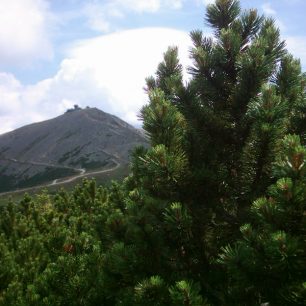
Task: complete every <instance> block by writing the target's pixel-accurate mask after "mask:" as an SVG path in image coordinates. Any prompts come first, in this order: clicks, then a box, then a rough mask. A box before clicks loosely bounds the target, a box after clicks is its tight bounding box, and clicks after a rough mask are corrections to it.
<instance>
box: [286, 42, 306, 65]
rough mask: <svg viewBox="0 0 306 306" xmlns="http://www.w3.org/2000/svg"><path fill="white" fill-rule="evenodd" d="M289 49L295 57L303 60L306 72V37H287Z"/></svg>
mask: <svg viewBox="0 0 306 306" xmlns="http://www.w3.org/2000/svg"><path fill="white" fill-rule="evenodd" d="M285 40H286V44H287V49H288V50H289V51H290V52H291V53H292V54H293V55H294V57H296V58H299V59H300V60H301V64H302V67H303V70H304V71H305V70H306V36H288V37H285Z"/></svg>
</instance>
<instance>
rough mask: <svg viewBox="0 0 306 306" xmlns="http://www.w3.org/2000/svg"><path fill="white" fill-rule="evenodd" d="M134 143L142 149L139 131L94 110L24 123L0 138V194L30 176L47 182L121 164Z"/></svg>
mask: <svg viewBox="0 0 306 306" xmlns="http://www.w3.org/2000/svg"><path fill="white" fill-rule="evenodd" d="M137 145H147V141H146V138H145V136H144V135H143V134H142V133H141V131H139V130H137V129H136V128H134V127H133V126H131V125H130V124H128V123H126V122H125V121H123V120H121V119H120V118H118V117H116V116H114V115H111V114H108V113H106V112H103V111H101V110H99V109H97V108H86V109H76V110H73V111H69V112H66V113H65V114H63V115H60V116H58V117H55V118H52V119H48V120H45V121H42V122H38V123H32V124H29V125H26V126H24V127H21V128H18V129H16V130H14V131H11V132H8V133H5V134H2V135H0V191H4V190H3V189H5V191H7V189H8V188H19V187H23V186H24V185H25V184H26V182H29V181H31V180H33V177H34V178H35V177H36V178H37V177H41V178H42V179H39V180H38V181H39V182H41V181H46V180H47V179H49V181H50V180H51V179H52V180H54V179H56V178H61V177H65V176H69V175H72V174H73V172H75V174H76V173H77V172H78V170H80V169H83V168H84V169H86V171H88V170H90V169H103V168H105V167H106V168H107V167H111V166H113V165H114V161H115V162H118V163H120V164H127V163H128V162H129V154H130V152H131V150H132V149H133V148H134V147H135V146H137ZM18 162H19V164H18V165H17V163H18ZM22 163H23V164H22ZM35 163H36V164H37V165H36V166H35ZM56 168H57V169H56ZM68 168H71V171H68V170H69V169H68ZM73 169H74V170H75V171H73ZM66 170H67V171H66ZM48 172H49V177H48V175H47V173H48ZM44 173H45V175H44ZM56 176H58V177H56ZM34 181H36V179H34ZM8 182H9V183H8ZM1 185H2V188H1ZM3 185H8V186H7V187H5V188H3Z"/></svg>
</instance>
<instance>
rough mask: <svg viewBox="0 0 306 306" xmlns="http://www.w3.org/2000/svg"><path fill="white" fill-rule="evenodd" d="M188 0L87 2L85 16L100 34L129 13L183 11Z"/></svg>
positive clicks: (94, 0)
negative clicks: (163, 9)
mask: <svg viewBox="0 0 306 306" xmlns="http://www.w3.org/2000/svg"><path fill="white" fill-rule="evenodd" d="M184 1H186V0H109V1H103V2H100V1H98V0H92V1H90V2H86V4H85V6H84V8H83V14H84V15H85V16H86V17H87V20H88V22H87V24H88V26H89V27H90V28H91V29H93V30H95V31H99V32H109V31H110V28H111V23H112V21H113V19H114V18H123V17H124V16H125V15H126V14H127V13H130V12H134V13H138V14H142V13H156V12H158V11H159V10H160V9H162V8H167V9H181V8H182V7H183V2H184Z"/></svg>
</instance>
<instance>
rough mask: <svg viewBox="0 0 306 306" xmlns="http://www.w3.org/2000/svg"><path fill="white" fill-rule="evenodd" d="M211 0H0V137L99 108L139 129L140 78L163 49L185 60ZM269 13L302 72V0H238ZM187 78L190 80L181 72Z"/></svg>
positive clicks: (305, 42)
mask: <svg viewBox="0 0 306 306" xmlns="http://www.w3.org/2000/svg"><path fill="white" fill-rule="evenodd" d="M212 2H213V1H211V0H0V16H1V18H0V134H1V133H5V132H8V131H11V130H13V129H16V128H18V127H21V126H23V125H26V124H30V123H33V122H38V121H42V120H46V119H50V118H53V117H56V116H58V115H61V114H63V113H64V112H65V111H66V110H67V109H68V108H71V107H72V106H73V105H74V104H78V105H79V106H81V107H86V106H90V107H97V108H99V109H101V110H103V111H105V112H109V113H112V114H114V115H117V116H118V117H120V118H122V119H123V120H126V121H127V122H129V123H131V124H133V125H134V126H140V125H141V123H140V122H139V120H138V119H137V115H138V114H139V110H140V108H141V107H142V106H143V105H144V104H145V103H147V97H146V94H145V92H144V90H143V87H144V86H145V78H146V77H148V76H150V75H153V74H154V72H155V71H156V68H157V65H158V63H159V62H160V61H161V60H162V56H163V53H164V52H165V51H166V49H167V47H168V46H178V47H179V57H180V60H181V63H182V64H183V66H184V67H185V68H186V67H187V66H188V65H190V60H189V56H188V54H189V48H190V46H191V43H190V39H189V32H190V31H191V30H195V29H201V30H202V31H203V32H204V33H205V34H206V35H210V33H211V32H210V29H209V27H208V26H207V25H206V24H205V22H204V14H205V7H206V5H207V4H209V3H212ZM241 6H242V8H243V9H248V8H257V9H258V10H259V12H260V13H264V14H266V15H269V16H272V17H273V18H274V19H275V20H276V23H277V25H278V26H279V27H280V29H281V35H282V38H283V39H285V40H286V42H287V48H288V50H289V51H290V52H291V53H292V54H293V55H294V56H295V57H298V58H300V59H301V64H302V67H303V70H304V71H306V30H305V29H306V19H305V17H304V15H305V14H304V12H306V1H305V0H270V1H266V0H257V1H255V0H242V1H241ZM185 77H186V79H187V78H188V76H187V74H186V73H185Z"/></svg>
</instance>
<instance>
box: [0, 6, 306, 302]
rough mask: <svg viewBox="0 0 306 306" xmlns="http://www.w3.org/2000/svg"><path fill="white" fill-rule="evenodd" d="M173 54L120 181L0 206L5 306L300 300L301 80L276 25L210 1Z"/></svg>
mask: <svg viewBox="0 0 306 306" xmlns="http://www.w3.org/2000/svg"><path fill="white" fill-rule="evenodd" d="M206 22H207V23H208V24H210V26H211V27H212V28H213V31H214V37H213V38H206V37H203V34H202V32H201V31H194V32H192V33H191V38H192V41H193V48H192V49H191V58H192V60H193V65H192V67H190V68H189V72H190V74H191V78H190V80H189V81H188V82H187V83H185V82H184V81H183V74H182V66H181V65H180V63H179V60H178V58H177V49H176V48H169V49H168V51H167V52H166V53H165V55H164V60H163V62H162V63H160V65H159V66H158V69H157V72H156V75H155V76H153V77H150V78H148V79H147V92H148V96H149V104H148V105H146V106H145V107H143V109H142V110H141V118H142V119H143V127H144V129H145V131H146V132H147V134H148V136H149V138H150V141H151V147H150V148H148V149H146V148H137V149H136V150H135V151H134V153H133V156H132V163H131V173H130V175H129V176H128V177H127V178H126V179H125V180H124V181H123V182H122V183H120V184H118V183H114V184H113V185H112V186H111V187H110V188H108V189H106V188H102V187H97V186H96V184H95V182H94V181H84V182H83V184H82V185H81V186H78V187H76V189H75V190H74V191H73V192H72V193H66V192H65V191H61V192H59V193H58V194H57V195H56V196H55V197H54V198H50V197H48V195H46V194H42V195H39V196H37V198H33V199H32V198H29V197H28V196H25V198H24V199H23V200H22V201H21V202H20V203H19V204H18V205H16V204H13V203H9V204H8V205H7V206H5V207H3V208H2V211H1V219H0V230H1V236H0V238H1V239H0V260H1V266H0V269H1V270H0V286H1V287H0V305H110V306H113V305H125V306H135V305H136V306H137V305H138V306H141V305H164V306H166V305H170V306H171V305H173V306H174V305H175V306H180V305H182V306H184V305H189V306H204V305H261V304H265V305H305V302H306V148H305V146H304V145H305V141H306V135H305V131H306V129H305V128H306V77H305V75H303V74H302V72H301V67H300V63H299V61H298V60H296V59H294V58H293V57H292V56H291V55H290V54H288V52H287V51H286V49H285V43H284V42H283V41H282V40H281V39H280V33H279V30H278V29H277V28H276V27H275V25H274V21H273V20H271V19H269V18H265V17H263V16H259V15H258V13H257V11H256V10H250V11H246V12H241V9H240V6H239V1H236V0H217V1H216V3H215V4H213V5H210V6H208V9H207V13H206Z"/></svg>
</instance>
